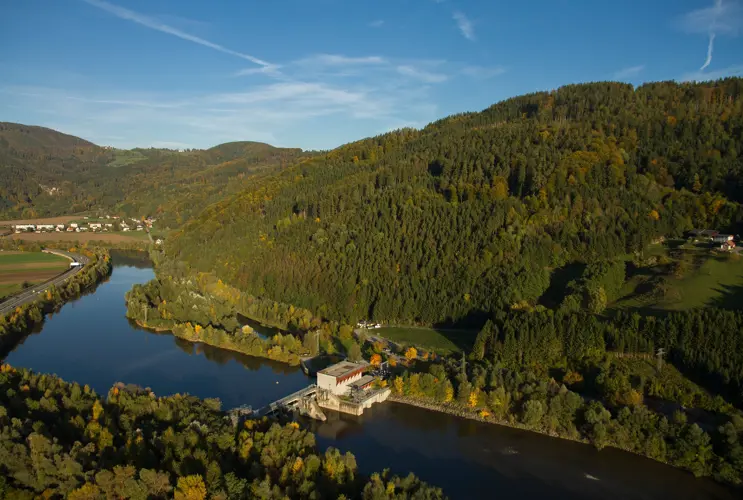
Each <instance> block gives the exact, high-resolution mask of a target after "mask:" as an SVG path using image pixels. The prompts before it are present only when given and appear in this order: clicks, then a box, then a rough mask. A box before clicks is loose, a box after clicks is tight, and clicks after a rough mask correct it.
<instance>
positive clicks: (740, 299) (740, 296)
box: [706, 285, 743, 310]
mask: <svg viewBox="0 0 743 500" xmlns="http://www.w3.org/2000/svg"><path fill="white" fill-rule="evenodd" d="M715 292H717V293H719V294H720V295H719V296H718V297H715V298H714V299H712V300H710V301H709V302H708V303H707V304H706V305H707V306H710V307H718V308H720V309H730V310H741V309H743V285H720V286H719V287H717V288H715Z"/></svg>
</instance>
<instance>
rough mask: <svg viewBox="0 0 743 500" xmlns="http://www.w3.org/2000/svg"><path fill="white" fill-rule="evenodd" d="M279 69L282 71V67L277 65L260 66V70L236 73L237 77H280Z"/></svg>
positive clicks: (242, 70) (250, 69) (248, 69)
mask: <svg viewBox="0 0 743 500" xmlns="http://www.w3.org/2000/svg"><path fill="white" fill-rule="evenodd" d="M279 69H281V66H279V65H276V64H272V65H270V66H260V67H258V68H245V69H241V70H240V71H238V72H237V73H235V76H250V75H268V76H275V77H278V76H279V75H280V73H279Z"/></svg>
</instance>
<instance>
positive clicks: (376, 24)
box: [369, 19, 384, 28]
mask: <svg viewBox="0 0 743 500" xmlns="http://www.w3.org/2000/svg"><path fill="white" fill-rule="evenodd" d="M382 26H384V19H377V20H375V21H372V22H370V23H369V27H370V28H381V27H382Z"/></svg>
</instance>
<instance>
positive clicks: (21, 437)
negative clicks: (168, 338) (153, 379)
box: [0, 365, 443, 500]
mask: <svg viewBox="0 0 743 500" xmlns="http://www.w3.org/2000/svg"><path fill="white" fill-rule="evenodd" d="M0 423H1V424H2V425H1V426H0V497H2V498H13V499H29V500H30V499H32V498H38V497H39V496H43V497H45V498H57V497H59V498H62V497H64V498H69V499H74V500H87V499H93V498H104V497H105V498H122V499H132V500H145V499H159V498H176V499H180V500H204V499H206V498H211V499H227V498H230V499H242V498H246V499H247V498H265V499H268V498H306V499H317V498H364V499H368V500H377V499H405V498H415V499H420V500H424V499H436V498H443V494H442V492H441V490H440V489H437V488H434V487H431V486H428V485H426V484H425V483H422V482H421V481H420V480H419V479H417V478H416V477H415V476H413V475H410V476H407V477H404V478H401V477H397V476H393V475H391V474H389V473H388V472H387V471H384V472H381V473H376V474H373V475H372V476H370V477H367V476H363V475H361V474H360V473H359V472H358V468H357V464H356V459H355V457H354V456H353V455H352V454H351V453H341V452H340V451H339V450H337V449H335V448H329V449H327V450H326V451H325V452H322V451H320V450H318V449H317V446H316V444H315V438H314V435H313V434H311V433H309V432H308V431H306V430H302V429H300V428H299V426H298V425H297V424H296V423H290V424H286V425H281V424H279V423H277V422H274V421H269V420H266V419H264V420H260V421H254V420H248V421H246V422H244V423H243V424H240V425H235V424H233V421H232V420H231V419H230V418H227V415H226V414H225V413H224V412H222V411H221V410H220V403H219V401H217V400H209V399H207V400H199V399H197V398H195V397H192V396H182V395H179V394H176V395H174V396H168V397H158V396H156V395H155V394H154V393H152V392H151V391H149V390H147V389H141V388H137V387H134V386H124V385H123V384H117V385H116V386H114V387H113V388H111V390H110V391H109V392H108V394H107V395H106V396H105V397H103V398H102V397H100V396H98V395H97V394H95V392H94V391H92V390H91V389H90V388H89V387H88V386H80V385H79V384H77V383H67V382H64V381H63V380H61V379H59V378H58V377H56V376H54V375H45V374H37V373H33V372H31V371H29V370H25V369H15V368H13V367H11V366H9V365H2V367H1V368H0Z"/></svg>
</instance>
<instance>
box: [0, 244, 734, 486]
mask: <svg viewBox="0 0 743 500" xmlns="http://www.w3.org/2000/svg"><path fill="white" fill-rule="evenodd" d="M113 256H114V259H113V262H114V269H113V273H112V274H111V277H110V278H109V279H108V281H106V282H104V283H102V284H100V285H99V286H98V287H97V288H96V289H95V290H94V291H93V292H92V293H89V294H87V295H85V296H83V297H81V298H79V299H77V300H75V301H73V302H70V303H68V304H65V305H64V306H63V307H62V309H61V310H60V311H59V312H58V313H56V314H54V315H52V316H50V317H49V318H47V320H46V321H45V322H44V324H43V325H42V327H41V328H40V329H39V331H37V332H34V333H33V334H32V335H30V336H28V337H27V338H26V339H25V340H24V341H23V342H22V343H20V344H19V345H18V346H17V347H16V348H15V349H14V350H13V351H11V352H10V354H8V356H7V358H6V361H7V362H8V363H10V364H11V365H14V366H17V367H26V368H31V369H33V370H35V371H39V372H47V373H55V374H57V375H59V376H60V377H62V378H63V379H65V380H68V381H73V380H74V381H77V382H79V383H81V384H88V385H90V386H91V387H92V388H93V389H94V390H95V391H96V392H98V393H99V394H103V395H105V394H106V393H107V392H108V389H109V388H110V387H111V386H112V385H113V384H114V383H116V382H125V383H133V384H137V385H140V386H143V387H150V388H151V389H152V390H153V391H155V393H157V394H159V395H167V394H174V393H176V392H180V393H189V394H193V395H195V396H199V397H202V398H207V397H211V398H220V399H221V401H222V404H223V408H232V407H235V406H239V405H243V404H250V405H252V406H253V407H260V406H262V405H264V404H266V403H269V402H271V401H274V400H276V399H278V398H280V397H282V396H285V395H287V394H289V393H291V392H293V391H296V390H298V389H300V388H302V387H304V386H306V385H307V384H308V383H309V382H310V381H309V379H308V378H307V377H306V376H305V375H304V374H303V373H302V371H301V370H299V369H298V368H294V367H290V366H288V365H284V364H281V363H275V362H272V361H269V360H266V359H261V358H253V357H250V356H243V355H240V354H237V353H233V352H231V351H225V350H222V349H217V348H214V347H210V346H205V345H195V344H191V343H188V342H185V341H182V340H179V339H176V338H175V337H173V336H171V335H169V334H156V333H152V332H149V331H146V330H143V329H141V328H138V327H137V326H136V325H134V324H132V323H131V322H129V321H128V320H127V319H126V317H125V311H126V305H125V303H124V294H125V293H126V292H127V291H128V290H129V289H130V288H131V287H132V285H134V284H135V283H144V282H146V281H148V280H150V279H152V278H153V277H154V274H153V271H152V269H151V267H150V265H149V264H148V263H147V262H146V261H143V260H142V259H132V258H130V257H126V256H124V255H122V254H117V253H113ZM266 333H268V332H266ZM307 425H309V426H310V427H311V428H312V429H313V430H314V431H315V432H316V434H317V440H318V444H319V446H320V447H321V448H325V447H328V446H335V447H337V448H339V449H341V450H343V451H351V452H352V453H353V454H354V455H356V458H357V460H358V464H359V468H360V470H361V471H362V472H365V473H370V472H373V471H380V470H382V469H384V468H389V469H391V470H392V471H393V472H395V473H398V474H406V473H407V472H409V471H411V472H414V473H415V474H416V475H418V476H419V477H421V478H422V479H424V480H426V481H428V482H430V483H432V484H435V485H438V486H441V487H442V488H444V491H445V493H446V494H447V495H448V496H449V497H450V498H453V499H478V498H518V499H520V500H528V499H532V498H533V499H545V498H550V499H563V498H564V499H568V498H570V499H575V498H587V499H588V498H603V499H608V498H616V499H654V498H674V499H675V500H676V499H706V498H712V499H732V498H735V497H736V496H735V494H736V492H731V491H730V490H729V489H727V488H725V487H723V486H722V485H719V484H717V483H715V482H713V481H711V480H708V479H695V478H694V477H693V476H692V475H691V474H688V473H686V472H683V471H681V470H678V469H674V468H672V467H669V466H665V465H663V464H660V463H657V462H654V461H652V460H648V459H645V458H642V457H638V456H635V455H632V454H629V453H625V452H622V451H619V450H614V449H605V450H603V451H601V452H598V451H596V450H595V449H593V448H592V447H590V446H586V445H581V444H578V443H573V442H568V441H563V440H559V439H553V438H549V437H546V436H542V435H539V434H535V433H530V432H525V431H521V430H518V429H511V428H507V427H500V426H495V425H487V424H482V423H478V422H473V421H469V420H464V419H461V418H457V417H453V416H450V415H444V414H441V413H437V412H431V411H427V410H423V409H420V408H414V407H410V406H406V405H402V404H397V403H384V404H381V405H376V406H375V407H374V408H372V410H371V411H369V412H368V413H367V414H365V415H363V416H362V417H360V418H356V417H351V416H346V415H339V414H331V415H330V416H329V419H328V421H327V422H322V423H320V422H314V421H312V422H307Z"/></svg>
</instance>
